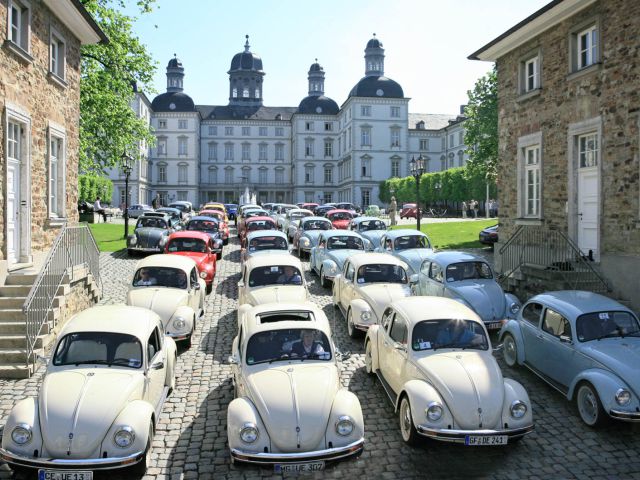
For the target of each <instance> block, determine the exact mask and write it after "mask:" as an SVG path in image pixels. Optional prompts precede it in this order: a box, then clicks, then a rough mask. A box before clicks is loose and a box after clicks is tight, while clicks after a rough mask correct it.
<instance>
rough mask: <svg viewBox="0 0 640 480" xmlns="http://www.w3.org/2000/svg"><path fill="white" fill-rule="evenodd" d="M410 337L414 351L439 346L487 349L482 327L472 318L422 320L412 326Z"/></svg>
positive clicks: (432, 348) (433, 348) (437, 347)
mask: <svg viewBox="0 0 640 480" xmlns="http://www.w3.org/2000/svg"><path fill="white" fill-rule="evenodd" d="M411 339H412V340H411V348H413V350H414V351H416V352H419V351H422V350H437V349H439V348H461V349H463V350H464V349H466V348H473V349H476V350H488V349H489V342H488V340H487V336H486V335H485V333H484V328H482V325H481V324H480V323H478V322H474V321H472V320H461V319H444V320H423V321H422V322H419V323H417V324H416V325H415V327H413V334H412V335H411Z"/></svg>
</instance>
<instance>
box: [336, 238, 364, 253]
mask: <svg viewBox="0 0 640 480" xmlns="http://www.w3.org/2000/svg"><path fill="white" fill-rule="evenodd" d="M327 249H328V250H344V249H350V250H364V243H362V239H361V238H358V237H351V236H348V235H334V236H333V237H329V240H327Z"/></svg>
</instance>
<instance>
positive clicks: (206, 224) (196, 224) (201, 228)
mask: <svg viewBox="0 0 640 480" xmlns="http://www.w3.org/2000/svg"><path fill="white" fill-rule="evenodd" d="M187 230H195V231H197V232H217V231H218V222H214V221H207V220H191V221H190V222H189V223H188V224H187Z"/></svg>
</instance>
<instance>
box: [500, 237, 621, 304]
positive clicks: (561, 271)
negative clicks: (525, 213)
mask: <svg viewBox="0 0 640 480" xmlns="http://www.w3.org/2000/svg"><path fill="white" fill-rule="evenodd" d="M499 252H500V256H501V260H502V275H501V281H504V280H506V279H508V278H509V277H511V276H512V275H513V274H514V273H515V272H517V271H522V268H523V267H531V268H535V269H540V270H548V271H552V272H554V273H557V274H558V275H559V276H560V277H562V279H563V281H564V283H565V284H566V285H568V286H569V287H571V288H572V289H574V290H591V291H594V292H599V293H609V292H611V288H610V287H609V285H608V284H607V281H606V280H605V279H604V278H603V277H602V275H600V274H599V273H598V272H597V271H596V270H595V269H594V268H593V266H592V265H591V262H589V261H587V260H586V258H585V255H584V254H583V253H582V252H581V250H580V248H579V247H578V246H577V245H576V244H575V243H574V242H573V241H572V240H571V239H570V238H569V237H567V235H565V234H564V233H563V232H562V231H560V230H557V229H554V228H544V227H541V226H530V225H527V226H525V225H522V226H520V227H519V228H518V229H517V230H516V231H515V232H514V234H513V235H512V236H511V238H509V240H508V241H507V243H505V245H503V246H502V248H500V250H499Z"/></svg>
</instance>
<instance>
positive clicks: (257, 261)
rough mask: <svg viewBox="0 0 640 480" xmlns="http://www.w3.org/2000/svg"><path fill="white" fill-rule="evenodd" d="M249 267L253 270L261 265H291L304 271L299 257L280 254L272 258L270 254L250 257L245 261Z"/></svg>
mask: <svg viewBox="0 0 640 480" xmlns="http://www.w3.org/2000/svg"><path fill="white" fill-rule="evenodd" d="M245 265H246V267H247V269H249V270H252V269H254V268H260V267H271V266H276V265H291V266H293V267H296V268H297V269H298V270H300V272H303V271H304V270H303V269H302V262H301V261H300V259H299V258H297V257H294V256H293V255H278V259H277V260H276V259H274V258H270V257H269V256H268V255H267V256H264V255H261V256H256V257H253V256H252V257H250V258H248V259H247V261H246V262H245Z"/></svg>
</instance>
